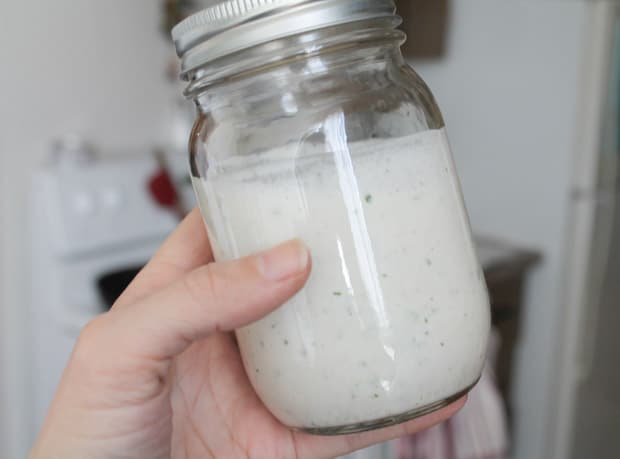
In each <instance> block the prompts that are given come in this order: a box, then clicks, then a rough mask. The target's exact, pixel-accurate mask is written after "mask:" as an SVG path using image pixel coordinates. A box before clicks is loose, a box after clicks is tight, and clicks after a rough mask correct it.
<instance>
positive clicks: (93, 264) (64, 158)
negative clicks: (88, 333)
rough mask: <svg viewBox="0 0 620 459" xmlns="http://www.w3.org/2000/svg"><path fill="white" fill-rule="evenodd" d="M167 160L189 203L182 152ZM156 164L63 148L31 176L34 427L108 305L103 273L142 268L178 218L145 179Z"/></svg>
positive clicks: (149, 158) (140, 158) (138, 158)
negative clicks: (90, 325)
mask: <svg viewBox="0 0 620 459" xmlns="http://www.w3.org/2000/svg"><path fill="white" fill-rule="evenodd" d="M168 160H169V164H170V166H171V169H172V170H173V171H177V174H173V176H174V177H176V178H178V180H175V182H178V183H177V185H178V184H179V183H181V184H183V186H182V187H181V191H182V193H181V196H182V200H183V201H184V202H189V203H191V205H193V199H194V198H193V193H192V191H191V187H190V186H189V182H187V181H186V179H185V177H186V176H187V168H186V163H187V158H186V157H185V156H184V155H177V156H175V157H169V158H168ZM158 170H159V163H158V162H157V161H156V159H155V158H154V157H153V156H151V155H148V154H142V155H132V156H131V157H129V156H123V157H122V158H121V157H118V158H116V159H105V160H96V159H93V158H92V157H91V156H90V155H88V154H86V153H85V152H81V153H79V154H76V153H75V152H65V154H62V152H61V154H56V155H55V157H54V160H53V161H52V163H51V164H49V165H47V166H45V167H42V168H40V169H39V170H37V171H36V173H35V174H34V175H33V179H32V185H31V187H32V202H31V209H32V214H31V224H30V228H31V234H30V240H31V244H30V247H31V252H30V254H29V258H30V264H31V273H32V277H31V279H30V302H29V311H28V314H29V316H30V320H29V322H28V323H29V324H31V329H30V330H31V333H32V339H31V343H32V346H33V347H32V349H30V350H29V351H30V353H29V355H32V356H33V360H32V367H31V368H32V375H31V378H30V380H31V381H32V385H33V387H32V388H31V389H32V390H31V393H32V394H34V397H33V400H32V406H31V407H30V409H31V412H32V421H33V422H32V423H31V425H32V427H33V429H34V431H35V432H36V431H38V429H39V428H40V425H41V423H42V421H43V419H44V416H45V413H46V412H47V409H48V406H49V403H50V401H51V400H52V397H53V394H54V392H55V388H56V386H57V384H58V381H59V379H60V376H61V373H62V371H63V369H64V367H65V364H66V362H67V360H68V358H69V355H70V352H71V350H72V348H73V345H74V343H75V341H76V338H77V337H78V334H79V331H80V330H81V328H82V327H83V326H84V325H85V324H86V323H87V322H88V321H89V320H91V319H92V318H94V317H95V316H97V315H98V314H101V313H103V312H105V311H106V310H107V309H108V308H109V306H110V305H109V302H106V301H105V300H104V299H105V295H103V293H104V292H102V291H101V286H100V285H99V284H100V281H101V279H102V278H104V277H105V276H106V275H110V274H113V276H112V278H114V277H115V276H114V274H115V273H119V272H120V273H121V275H120V278H121V279H122V278H123V274H122V273H123V272H126V271H128V272H129V273H131V272H132V271H133V270H135V269H138V268H140V267H141V266H143V265H144V263H146V262H147V261H148V259H149V258H150V256H151V255H152V254H153V253H154V251H155V250H156V249H157V247H158V246H159V245H160V244H161V242H162V241H163V240H164V239H165V237H166V236H167V235H168V234H169V233H170V232H171V231H172V230H173V229H174V227H175V226H176V225H177V223H178V220H177V217H176V216H175V213H174V212H172V211H169V210H167V209H165V208H162V207H160V206H159V205H158V204H157V203H156V201H155V199H154V198H152V197H151V195H150V194H149V191H148V186H147V184H148V181H149V178H151V177H152V176H153V175H154V174H156V173H157V171H158ZM116 277H119V276H118V275H117V276H116ZM124 277H127V273H125V275H124ZM108 296H109V292H108Z"/></svg>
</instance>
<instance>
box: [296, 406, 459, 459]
mask: <svg viewBox="0 0 620 459" xmlns="http://www.w3.org/2000/svg"><path fill="white" fill-rule="evenodd" d="M466 401H467V397H463V398H462V399H460V400H458V401H457V402H454V403H452V404H451V405H448V406H447V407H445V408H442V409H441V410H438V411H435V412H433V413H430V414H428V415H426V416H423V417H421V418H417V419H414V420H412V421H409V422H405V423H403V424H399V425H396V426H392V427H388V428H385V429H380V430H374V431H371V432H364V433H359V434H353V435H346V436H342V437H317V436H313V435H308V434H304V433H299V432H296V433H294V434H293V435H294V437H295V441H296V443H297V451H299V457H300V459H306V458H307V459H314V458H318V457H320V458H328V457H330V458H331V457H334V456H342V455H345V454H348V453H351V452H353V451H357V450H360V449H363V448H367V447H369V446H372V445H376V444H379V443H384V442H387V441H390V440H394V439H396V438H401V437H404V436H407V435H413V434H415V433H418V432H421V431H423V430H426V429H428V428H430V427H433V426H434V425H437V424H439V423H441V422H444V421H446V420H448V419H449V418H451V417H452V416H454V415H455V414H456V413H457V412H458V411H459V410H460V409H462V408H463V406H464V405H465V402H466Z"/></svg>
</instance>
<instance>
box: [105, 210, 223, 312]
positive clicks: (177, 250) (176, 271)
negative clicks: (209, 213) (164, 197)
mask: <svg viewBox="0 0 620 459" xmlns="http://www.w3.org/2000/svg"><path fill="white" fill-rule="evenodd" d="M211 261H213V256H212V252H211V246H210V244H209V238H208V237H207V232H206V230H205V228H204V225H203V223H202V217H201V215H200V211H199V210H198V209H194V210H193V211H192V212H190V214H189V215H188V216H187V217H186V218H185V219H184V220H183V222H181V224H180V225H179V227H178V228H177V229H176V230H175V231H174V233H172V235H170V237H168V239H167V240H166V242H164V244H163V245H162V246H161V248H160V249H159V250H158V251H157V253H156V254H155V255H154V256H153V258H151V261H149V263H148V264H147V265H146V266H145V267H144V269H143V270H142V271H140V273H139V274H138V275H137V276H136V278H135V279H134V280H133V281H132V282H131V284H129V286H128V287H127V289H126V290H125V291H124V292H123V294H122V295H121V296H120V297H119V298H118V299H117V300H116V302H115V304H114V306H113V308H121V307H123V306H125V305H127V304H131V303H134V302H136V301H138V300H140V299H142V298H144V297H146V296H148V295H149V294H151V293H153V292H155V291H157V290H160V289H161V288H163V287H167V286H168V285H170V284H172V283H173V282H175V281H177V280H178V279H180V278H181V277H183V275H184V274H186V273H188V272H190V271H192V270H194V269H196V268H197V267H199V266H202V265H204V264H206V263H209V262H211Z"/></svg>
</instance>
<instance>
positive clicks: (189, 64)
mask: <svg viewBox="0 0 620 459" xmlns="http://www.w3.org/2000/svg"><path fill="white" fill-rule="evenodd" d="M207 3H208V4H210V6H209V7H207V8H205V9H204V10H202V11H200V12H198V13H196V14H194V15H192V16H190V17H189V18H187V19H186V20H184V21H183V22H181V23H180V24H178V25H177V26H176V27H175V28H174V29H173V30H172V39H173V40H174V45H175V47H176V50H177V54H178V55H179V57H180V58H181V71H182V73H183V74H186V73H187V72H189V71H191V70H194V69H196V68H197V67H200V66H202V65H204V64H206V63H208V62H211V61H213V60H215V59H218V58H220V57H223V56H226V55H228V54H231V53H234V52H236V51H240V50H242V49H245V48H249V47H251V46H256V45H260V44H263V43H266V42H268V41H271V40H276V39H278V38H283V37H286V36H290V35H294V34H297V33H303V32H307V31H310V30H314V29H319V28H323V27H329V26H334V25H338V24H344V23H348V22H354V21H361V20H366V19H373V18H380V17H389V16H394V14H395V6H394V1H393V0H207Z"/></svg>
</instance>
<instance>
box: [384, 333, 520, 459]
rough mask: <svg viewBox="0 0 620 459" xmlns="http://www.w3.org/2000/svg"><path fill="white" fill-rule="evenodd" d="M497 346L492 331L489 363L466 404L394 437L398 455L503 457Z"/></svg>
mask: <svg viewBox="0 0 620 459" xmlns="http://www.w3.org/2000/svg"><path fill="white" fill-rule="evenodd" d="M498 347H499V339H498V337H497V335H495V334H494V335H493V337H492V340H491V346H490V351H489V358H488V363H487V365H486V367H485V369H484V372H483V374H482V378H481V379H480V382H479V383H478V385H477V386H476V387H475V388H474V389H473V390H472V391H471V392H470V394H469V399H468V402H467V405H465V407H464V408H463V410H461V411H460V412H459V413H458V414H457V415H456V416H454V417H453V418H452V419H450V420H449V421H447V422H445V423H443V424H440V425H438V426H436V427H433V428H431V429H429V430H427V431H425V432H422V433H420V434H418V435H413V436H411V437H408V438H404V439H401V440H398V441H396V442H395V443H394V444H393V446H394V448H395V449H396V452H397V453H396V455H395V457H397V458H399V459H506V458H507V457H508V434H507V427H506V413H505V409H504V403H503V401H502V398H501V395H500V393H499V391H498V389H497V385H496V384H495V377H494V374H493V371H492V364H493V362H494V360H495V354H496V351H497V349H498Z"/></svg>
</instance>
